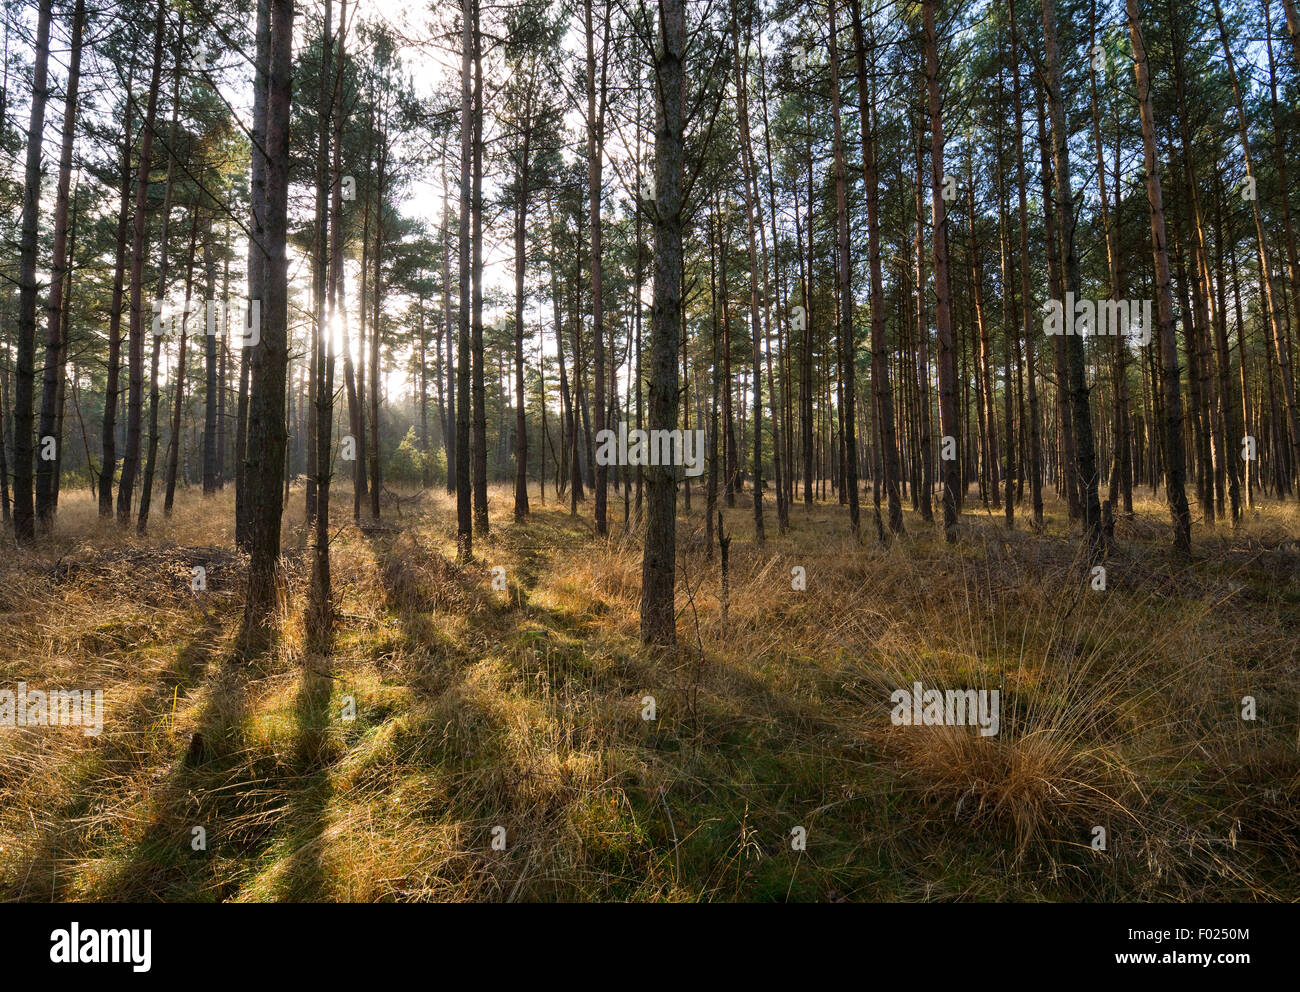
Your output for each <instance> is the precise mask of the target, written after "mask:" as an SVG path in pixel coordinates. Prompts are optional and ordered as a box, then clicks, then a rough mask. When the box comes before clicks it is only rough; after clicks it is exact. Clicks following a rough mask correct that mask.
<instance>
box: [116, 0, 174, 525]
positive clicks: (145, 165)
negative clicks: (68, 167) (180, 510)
mask: <svg viewBox="0 0 1300 992" xmlns="http://www.w3.org/2000/svg"><path fill="white" fill-rule="evenodd" d="M165 9H166V5H165V3H163V2H161V0H160V2H159V4H158V15H157V19H156V21H155V24H154V46H153V74H152V76H151V77H150V80H149V96H148V102H147V104H146V110H145V117H144V124H143V127H142V130H141V133H140V166H139V169H138V171H137V172H136V181H135V218H134V221H133V233H132V237H131V323H130V331H129V337H128V340H129V349H128V359H127V366H128V368H129V370H130V371H129V375H128V394H127V414H126V417H127V426H126V452H125V454H124V456H123V459H122V480H121V483H120V484H119V486H118V491H117V522H118V523H119V524H121V525H122V526H123V527H125V526H126V525H127V524H128V523H130V521H131V498H132V496H133V494H134V490H135V477H136V473H137V472H138V471H139V468H140V422H141V414H142V411H143V405H142V401H143V393H144V323H143V322H144V315H143V313H142V308H143V305H144V303H143V296H144V253H145V248H146V244H145V227H146V224H147V221H148V204H149V170H150V166H151V164H152V159H153V138H154V120H155V118H156V114H157V110H158V83H159V80H160V77H161V73H162V43H163V31H164V27H165V20H164V13H165Z"/></svg>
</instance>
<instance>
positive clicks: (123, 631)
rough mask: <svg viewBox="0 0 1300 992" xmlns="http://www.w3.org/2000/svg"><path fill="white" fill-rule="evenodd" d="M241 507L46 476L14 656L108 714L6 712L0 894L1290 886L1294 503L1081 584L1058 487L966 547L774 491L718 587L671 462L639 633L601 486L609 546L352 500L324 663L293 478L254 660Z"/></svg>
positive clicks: (1067, 890) (275, 896) (4, 604)
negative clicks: (861, 533)
mask: <svg viewBox="0 0 1300 992" xmlns="http://www.w3.org/2000/svg"><path fill="white" fill-rule="evenodd" d="M232 502H233V501H232V497H231V495H230V494H229V493H226V494H222V495H219V496H217V497H214V498H212V499H209V500H204V499H203V498H202V497H201V496H200V495H198V494H197V493H191V492H186V493H183V494H181V496H180V497H179V499H178V502H177V508H176V512H175V514H174V515H173V516H172V517H170V518H158V519H156V520H155V521H154V522H153V523H152V524H151V532H150V534H149V535H148V536H146V537H144V538H138V537H136V536H135V535H134V532H133V531H132V532H130V533H124V532H120V531H118V529H117V528H116V526H115V525H113V524H112V523H107V524H106V523H102V522H100V521H99V520H98V517H97V514H96V512H95V506H94V502H93V500H92V498H91V496H90V494H88V493H84V492H70V493H65V494H64V495H63V497H62V498H61V509H60V520H59V527H58V533H57V535H56V536H55V537H54V538H52V539H50V540H48V541H45V542H43V543H41V544H39V545H38V546H37V547H36V548H35V549H33V550H12V551H6V552H4V553H3V555H0V686H4V687H12V686H13V684H14V683H15V682H17V681H19V680H22V681H25V682H27V683H28V685H29V686H32V687H44V688H92V689H93V688H102V689H104V691H105V710H106V712H105V729H104V733H103V734H102V736H100V737H97V738H90V737H85V736H83V735H82V733H81V731H80V730H79V729H75V728H53V729H51V728H28V729H0V896H2V897H3V898H7V899H20V900H21V899H50V898H57V899H189V900H240V901H260V900H282V899H330V900H431V899H437V900H526V899H529V900H553V899H558V900H577V899H611V900H612V899H626V900H663V901H669V900H672V901H698V900H729V899H747V900H784V899H825V900H845V899H939V900H951V899H1044V898H1047V899H1285V900H1293V899H1295V898H1297V897H1300V890H1297V882H1296V879H1295V875H1294V871H1293V869H1294V865H1295V863H1296V861H1297V856H1298V855H1300V814H1297V812H1296V810H1297V804H1296V797H1297V793H1298V792H1300V752H1298V751H1297V746H1296V744H1297V733H1298V728H1300V713H1298V712H1297V704H1296V700H1297V699H1300V695H1298V694H1297V690H1298V689H1300V684H1298V683H1300V676H1298V675H1297V672H1298V671H1300V668H1298V667H1297V664H1296V662H1297V644H1296V639H1295V636H1294V630H1295V629H1296V622H1297V619H1298V618H1297V613H1298V612H1300V549H1298V548H1297V546H1296V543H1295V535H1296V533H1297V524H1298V523H1300V514H1298V513H1297V509H1296V506H1295V505H1294V504H1288V505H1277V504H1266V505H1264V506H1262V507H1261V508H1260V509H1259V510H1258V511H1257V512H1256V513H1254V514H1253V515H1252V516H1251V517H1250V518H1249V519H1248V520H1247V521H1246V522H1245V523H1244V524H1243V526H1242V527H1241V528H1239V529H1238V530H1237V531H1233V530H1232V529H1231V528H1230V527H1227V526H1224V525H1222V524H1221V525H1220V526H1219V528H1218V529H1217V530H1214V531H1211V530H1208V529H1206V528H1203V527H1202V528H1198V531H1197V534H1196V538H1197V544H1196V560H1195V561H1194V562H1193V563H1191V564H1190V565H1181V564H1177V563H1174V562H1172V561H1170V560H1169V558H1168V557H1167V554H1166V547H1167V545H1168V543H1169V540H1168V539H1169V533H1168V524H1167V517H1166V516H1165V514H1164V511H1163V508H1162V507H1161V506H1159V505H1158V504H1155V503H1144V504H1142V505H1140V506H1139V512H1138V514H1137V515H1136V516H1135V517H1134V518H1132V519H1127V518H1121V519H1120V520H1119V521H1118V523H1117V537H1118V540H1119V545H1118V547H1117V548H1116V549H1115V551H1114V552H1113V553H1112V554H1111V555H1110V556H1109V558H1108V559H1107V560H1106V562H1105V566H1106V569H1107V590H1106V591H1105V592H1094V591H1092V590H1091V588H1090V578H1091V573H1090V571H1089V568H1088V566H1087V565H1086V564H1085V563H1084V562H1082V561H1080V560H1079V557H1078V542H1077V540H1076V539H1074V538H1073V537H1072V536H1070V535H1069V534H1067V532H1066V524H1065V522H1064V519H1063V511H1062V508H1061V507H1059V506H1057V505H1052V506H1050V507H1049V513H1048V527H1047V530H1046V532H1045V533H1044V534H1042V535H1030V534H1028V533H1026V532H1024V531H1023V530H1019V531H1015V532H1011V533H1008V532H1007V531H1006V530H1005V528H1004V527H1002V526H1001V523H1000V519H995V518H994V517H992V516H990V515H987V514H985V513H984V512H983V511H982V509H981V510H980V511H979V512H975V511H973V510H971V511H970V512H968V513H967V514H966V515H965V516H964V518H963V524H962V537H961V540H960V541H959V543H958V544H957V545H956V546H955V547H954V546H949V545H946V544H944V542H943V541H942V540H941V538H940V536H939V534H938V533H937V532H936V531H935V530H934V529H933V528H931V527H928V526H927V525H925V524H924V523H923V522H922V521H921V520H920V519H919V518H918V517H916V516H914V515H912V514H910V513H909V514H908V515H907V516H906V525H907V529H908V534H907V536H905V537H904V538H902V539H900V540H897V541H895V542H894V543H892V544H891V545H890V546H889V547H887V548H882V547H880V546H878V545H876V544H875V542H874V541H866V542H864V543H861V544H859V543H857V542H855V541H853V540H852V538H851V537H850V535H849V534H848V531H847V521H846V516H845V512H844V511H843V510H842V509H841V508H840V507H837V506H833V505H821V504H819V505H817V506H815V507H813V508H812V509H811V510H809V509H807V508H805V507H804V506H802V505H796V506H795V507H793V508H792V528H791V531H790V533H788V534H785V535H780V534H777V533H776V522H775V514H774V513H773V514H772V519H770V520H769V521H768V534H769V540H768V541H767V543H766V544H765V545H764V546H762V547H759V546H757V545H755V544H754V542H753V540H752V516H751V511H750V509H749V508H748V507H747V506H745V505H744V503H745V498H744V497H743V496H742V498H741V501H740V502H741V504H742V505H740V506H737V507H736V508H735V509H731V510H725V511H724V512H725V516H726V518H727V519H726V524H727V528H728V531H729V532H731V533H732V536H733V538H734V543H733V544H732V546H731V574H730V595H729V597H728V602H727V603H726V609H725V615H724V609H723V603H722V600H721V595H722V593H721V583H720V576H719V574H718V562H717V560H716V556H715V557H714V558H713V559H710V558H708V557H707V556H706V554H705V549H704V547H703V545H702V542H701V536H702V533H703V521H702V516H701V510H702V503H703V501H702V500H701V499H699V498H698V494H697V501H696V504H695V512H694V514H693V515H685V514H684V515H683V516H682V518H681V520H680V522H679V532H680V537H681V542H680V550H679V573H678V575H679V585H678V603H677V606H678V616H679V628H678V629H679V641H680V644H679V647H678V648H677V649H675V650H671V651H647V650H645V649H643V648H642V647H641V646H640V645H639V643H638V602H639V595H640V570H641V563H640V547H639V542H638V537H637V534H636V531H635V529H633V531H632V532H631V533H624V532H623V530H622V525H621V520H622V512H621V511H622V507H621V505H620V502H621V501H620V499H618V498H615V499H613V500H611V521H613V522H614V523H613V524H612V527H611V530H612V531H613V534H612V535H611V537H610V538H609V539H608V541H598V540H597V539H595V538H594V537H593V535H592V533H591V526H590V523H589V521H588V520H586V519H584V518H583V517H577V518H575V517H571V516H569V514H568V512H567V509H566V507H565V506H559V505H556V504H555V503H554V502H553V501H552V502H551V503H548V504H547V505H545V506H543V505H541V504H540V503H539V501H537V500H534V505H533V511H534V512H533V515H532V516H531V517H530V518H529V520H528V521H526V522H525V523H523V524H516V523H514V522H513V520H511V519H510V516H509V513H510V494H509V492H508V491H507V489H506V488H505V487H502V488H500V489H496V490H494V491H493V493H492V507H493V510H494V519H493V533H492V535H491V537H489V538H487V539H480V540H479V541H477V542H476V551H477V552H478V554H477V557H476V559H475V560H474V561H473V562H469V563H463V564H462V563H458V562H456V561H455V541H454V536H455V535H454V528H455V507H454V503H453V502H452V501H451V500H449V499H448V498H447V497H446V496H444V495H443V494H441V493H432V492H430V493H426V494H425V497H424V499H422V500H421V501H420V502H419V503H418V504H415V506H416V509H414V510H410V509H407V508H405V507H404V508H403V514H402V516H400V517H398V516H397V515H396V514H395V513H394V514H393V515H392V516H391V517H388V516H386V518H385V519H386V520H387V522H388V523H389V524H392V525H393V526H392V527H391V528H382V529H376V528H365V529H364V530H362V529H358V528H356V527H354V526H352V525H351V523H350V521H348V520H347V517H346V508H344V513H343V515H342V516H340V517H339V521H340V523H341V527H340V529H339V533H338V537H337V539H336V541H335V544H334V546H333V573H334V583H335V602H336V609H337V611H338V615H339V620H338V627H337V630H336V637H335V643H334V649H333V653H332V654H331V655H330V656H329V657H321V656H318V655H314V654H311V653H309V652H308V650H307V648H306V640H305V637H304V631H303V621H302V616H303V612H304V608H305V599H306V578H307V558H306V549H307V548H309V546H310V536H309V535H308V534H306V532H305V531H304V529H303V527H302V520H301V512H302V497H301V494H300V493H295V494H294V499H293V502H292V505H291V509H290V512H289V514H288V517H287V520H286V526H285V528H284V542H285V553H286V557H285V578H286V588H287V590H288V598H287V600H286V602H285V604H284V606H283V609H282V611H281V620H280V623H279V625H278V628H277V635H278V636H277V638H276V641H275V645H274V647H273V648H272V649H271V650H270V651H268V652H267V653H266V654H264V655H261V656H259V657H257V658H255V659H253V660H252V661H251V662H250V663H248V664H246V665H240V664H237V663H235V662H233V661H232V657H233V656H232V646H233V640H234V634H235V631H236V629H237V627H238V622H239V610H240V599H239V597H240V588H241V585H242V581H243V579H242V574H243V572H242V570H243V569H244V568H245V567H246V564H245V562H244V561H243V559H242V558H241V556H239V555H238V554H236V553H235V552H234V551H233V549H232V534H231V532H230V526H229V521H230V520H231V519H232V518H233V505H232ZM769 506H770V502H769ZM864 520H865V521H866V522H867V523H868V524H869V522H870V510H869V507H868V510H867V515H866V517H865V518H864ZM871 529H872V528H871V527H870V526H867V527H866V528H865V530H866V531H867V532H870V531H871ZM198 564H202V565H204V566H205V568H206V569H207V584H208V588H207V591H206V592H203V593H199V594H195V593H193V592H192V591H191V589H190V585H189V580H190V574H191V573H190V569H191V568H192V567H193V566H194V565H198ZM496 566H499V567H502V568H504V569H505V570H506V579H507V589H506V591H504V592H502V591H498V590H494V589H493V588H492V575H493V573H492V571H491V570H492V568H493V567H496ZM796 566H799V567H802V568H803V569H804V570H805V573H806V578H807V589H806V590H804V591H801V590H797V589H794V588H792V584H791V577H792V573H791V569H792V568H795V567H796ZM917 681H919V682H922V683H923V684H924V685H925V686H926V687H927V688H940V689H943V688H975V689H998V690H999V691H1000V693H1001V702H1002V706H1001V719H1000V723H1001V727H1000V731H999V733H998V735H997V736H993V737H981V736H979V735H978V734H977V732H976V730H975V728H970V727H965V728H963V727H924V726H921V727H911V726H893V725H892V724H891V722H890V719H889V714H890V710H891V704H890V700H889V696H890V693H891V692H892V691H893V690H894V689H896V688H899V687H907V686H910V685H911V684H912V683H913V682H917ZM1246 695H1250V696H1253V697H1254V698H1255V700H1256V705H1257V708H1258V719H1257V720H1255V721H1253V722H1251V721H1245V720H1242V719H1241V716H1240V710H1241V699H1242V697H1243V696H1246ZM647 696H651V697H654V705H655V708H656V711H657V713H656V716H657V719H655V720H654V721H647V720H643V719H642V717H641V714H642V709H643V707H644V706H645V705H646V701H645V697H647ZM353 712H354V713H355V718H354V719H345V718H344V714H345V713H348V714H351V713H353ZM1098 826H1100V827H1103V828H1105V831H1106V839H1107V844H1106V849H1105V850H1104V851H1097V850H1094V849H1093V847H1092V840H1093V837H1094V828H1095V827H1098ZM195 827H203V828H204V830H205V831H206V837H207V849H206V850H197V851H196V850H194V849H193V846H192V840H193V837H194V828H195ZM796 827H803V828H804V829H805V831H806V833H807V849H806V850H803V851H798V850H794V849H792V847H791V843H790V841H791V837H792V833H791V831H792V829H793V828H796ZM494 828H504V830H505V849H504V850H495V849H493V845H492V841H493V836H494Z"/></svg>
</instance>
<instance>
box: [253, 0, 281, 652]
mask: <svg viewBox="0 0 1300 992" xmlns="http://www.w3.org/2000/svg"><path fill="white" fill-rule="evenodd" d="M269 3H270V5H271V42H270V49H269V55H270V58H269V62H268V71H267V77H268V79H269V85H268V90H267V103H266V145H265V147H266V202H265V213H266V216H265V220H264V229H265V245H264V249H265V252H264V257H265V259H266V283H265V296H266V303H265V306H264V307H263V309H262V327H261V333H260V341H259V342H258V344H257V345H256V346H254V347H253V348H252V392H251V395H250V398H249V418H248V448H247V455H246V457H247V461H248V487H249V489H248V494H249V500H250V508H249V509H250V519H249V537H250V542H249V544H250V560H249V566H248V591H247V594H246V597H245V601H244V618H243V625H242V629H241V632H240V642H241V650H242V651H243V652H244V653H245V654H246V655H247V654H249V653H251V652H254V651H256V650H258V649H260V648H262V647H264V646H265V645H266V644H267V643H268V641H269V637H270V622H271V616H272V611H273V610H274V608H275V605H276V599H277V593H278V591H279V588H280V585H281V582H280V578H279V561H280V520H281V514H282V512H283V508H284V490H283V485H282V480H283V478H284V465H285V454H286V447H287V445H286V433H287V431H286V427H287V425H286V423H285V372H286V369H287V365H288V358H289V352H288V345H289V307H288V303H289V299H288V288H289V287H288V267H287V253H286V237H287V234H288V208H289V107H290V100H291V96H292V89H293V80H292V75H291V73H292V70H293V15H294V8H293V0H269Z"/></svg>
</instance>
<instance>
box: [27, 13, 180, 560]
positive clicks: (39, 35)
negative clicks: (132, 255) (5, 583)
mask: <svg viewBox="0 0 1300 992" xmlns="http://www.w3.org/2000/svg"><path fill="white" fill-rule="evenodd" d="M158 16H159V18H161V17H162V14H161V12H160V13H159V15H158ZM49 60H50V0H42V3H41V5H40V10H39V12H38V14H37V20H36V67H35V70H34V71H33V74H32V113H31V120H30V123H29V124H28V127H27V171H26V174H25V178H24V183H23V219H22V243H21V247H20V249H19V251H20V261H19V269H18V369H17V372H18V377H17V382H16V383H15V386H14V412H13V422H14V536H15V537H16V538H17V539H18V540H19V541H31V540H33V539H34V538H35V537H36V517H35V506H34V501H33V496H32V456H33V452H32V427H33V424H32V421H33V419H34V416H33V410H32V404H33V403H34V402H35V398H36V397H35V393H36V250H37V243H36V235H37V230H36V228H37V223H38V222H39V220H40V205H41V144H42V140H43V137H44V133H45V104H46V101H47V100H48V99H49V73H48V68H49Z"/></svg>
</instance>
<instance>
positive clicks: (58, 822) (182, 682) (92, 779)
mask: <svg viewBox="0 0 1300 992" xmlns="http://www.w3.org/2000/svg"><path fill="white" fill-rule="evenodd" d="M220 627H221V619H220V618H219V617H218V616H216V615H215V614H214V615H211V616H209V617H208V618H207V619H206V620H205V622H204V624H203V626H202V628H201V629H200V630H199V632H198V633H197V634H195V636H194V637H193V638H191V640H190V641H189V642H188V643H187V644H186V645H185V646H184V647H182V648H181V649H180V650H179V651H178V652H177V653H176V655H175V657H174V658H173V659H172V661H171V663H170V664H169V665H168V666H167V667H166V668H165V669H164V670H163V671H162V672H160V673H159V675H158V681H157V684H156V685H155V687H154V688H153V689H152V690H151V691H150V692H149V694H148V695H147V696H146V697H145V698H144V699H143V700H136V701H135V702H134V703H133V704H132V707H131V712H130V715H131V716H133V717H135V718H134V719H132V720H131V722H130V723H129V724H128V726H127V727H126V728H123V729H120V730H112V729H110V727H109V726H106V727H105V730H104V733H103V735H101V737H100V738H99V741H100V742H102V743H97V745H96V747H97V748H98V749H100V751H101V756H100V757H99V760H93V761H88V762H86V767H85V769H84V770H83V771H81V772H79V773H78V774H77V775H76V776H75V778H74V779H73V781H72V783H71V784H70V786H69V788H68V795H69V798H68V799H67V800H66V801H65V802H64V803H63V804H62V805H61V806H60V807H59V808H58V810H57V811H56V812H55V813H54V814H53V816H52V817H51V818H50V819H49V821H48V822H47V823H46V824H45V825H44V829H43V830H42V831H41V835H40V839H39V841H38V843H37V845H36V850H35V851H34V852H33V853H32V854H31V856H30V857H29V858H28V870H27V871H25V872H23V879H22V882H21V883H20V884H19V887H18V888H17V890H16V891H6V892H4V893H3V897H4V898H6V899H16V900H25V899H37V898H39V899H42V900H46V899H50V900H58V899H62V898H67V896H66V895H65V893H66V891H67V888H66V887H67V883H66V880H65V881H60V880H59V879H58V877H57V875H56V876H55V877H54V878H53V879H51V880H46V879H43V878H41V879H33V878H32V877H31V868H32V867H34V866H38V865H46V864H49V865H54V864H56V863H57V862H58V861H59V860H64V861H67V860H74V859H76V857H77V855H79V854H88V853H89V850H88V848H89V847H90V846H91V845H92V844H93V843H94V840H93V838H92V837H91V836H90V832H91V831H90V827H91V826H93V823H94V821H95V820H96V817H95V816H94V812H95V809H96V807H97V806H98V805H99V804H101V803H102V802H106V801H107V800H108V797H107V796H106V795H105V786H104V785H102V784H101V785H99V787H97V783H103V782H109V783H111V782H113V781H114V780H117V779H120V778H124V777H126V776H127V775H129V774H131V772H132V771H134V770H135V768H136V766H137V765H138V763H139V758H140V748H139V746H138V745H137V744H136V741H137V740H138V739H139V738H141V737H143V736H144V735H146V734H149V733H151V732H153V730H154V728H155V726H156V724H157V722H158V721H159V720H160V719H163V718H165V714H166V713H168V711H169V710H170V707H171V705H172V704H173V703H174V700H175V699H176V698H177V696H178V695H179V694H180V692H181V691H182V690H184V691H185V692H186V693H187V694H188V692H189V691H190V690H191V689H193V688H194V687H196V686H198V685H200V684H201V683H202V682H203V681H204V679H205V678H206V675H207V670H208V667H209V664H210V662H211V655H212V652H213V643H214V639H215V637H216V636H217V634H218V632H219V630H220ZM46 881H49V883H50V884H49V885H48V886H46V885H44V883H45V882H46ZM32 884H36V885H40V886H41V888H38V889H35V890H33V889H32V888H31V885H32Z"/></svg>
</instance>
